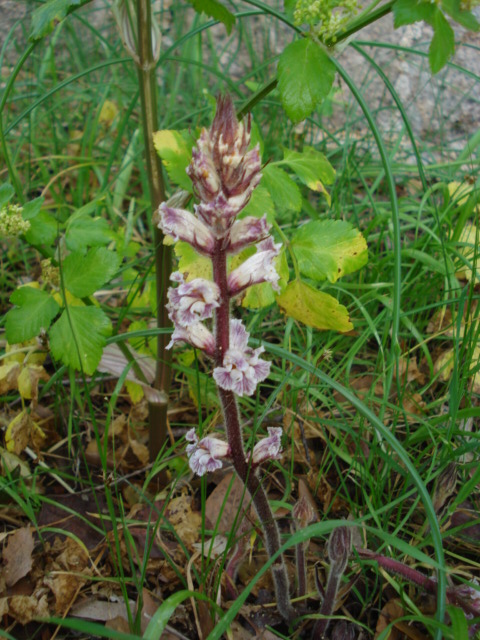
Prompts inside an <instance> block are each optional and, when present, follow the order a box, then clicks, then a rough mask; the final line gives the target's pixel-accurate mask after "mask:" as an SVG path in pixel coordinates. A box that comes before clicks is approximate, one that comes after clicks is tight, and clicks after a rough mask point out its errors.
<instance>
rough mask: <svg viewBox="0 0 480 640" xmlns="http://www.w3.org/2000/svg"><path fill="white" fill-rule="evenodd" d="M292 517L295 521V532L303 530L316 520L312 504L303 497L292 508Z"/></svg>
mask: <svg viewBox="0 0 480 640" xmlns="http://www.w3.org/2000/svg"><path fill="white" fill-rule="evenodd" d="M292 516H293V519H294V520H295V525H296V527H297V530H299V529H305V527H308V525H309V524H310V523H311V522H313V521H314V520H315V519H316V516H315V511H314V509H313V507H312V504H311V502H310V500H308V499H307V498H306V497H305V496H302V497H301V498H300V500H298V502H296V503H295V505H294V506H293V509H292Z"/></svg>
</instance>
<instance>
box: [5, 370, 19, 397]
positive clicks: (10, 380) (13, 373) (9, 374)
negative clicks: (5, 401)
mask: <svg viewBox="0 0 480 640" xmlns="http://www.w3.org/2000/svg"><path fill="white" fill-rule="evenodd" d="M20 371H21V366H20V364H19V363H18V362H8V363H7V364H4V365H2V366H1V367H0V395H2V396H3V395H5V394H6V393H8V392H9V391H11V390H12V389H17V380H18V376H19V374H20Z"/></svg>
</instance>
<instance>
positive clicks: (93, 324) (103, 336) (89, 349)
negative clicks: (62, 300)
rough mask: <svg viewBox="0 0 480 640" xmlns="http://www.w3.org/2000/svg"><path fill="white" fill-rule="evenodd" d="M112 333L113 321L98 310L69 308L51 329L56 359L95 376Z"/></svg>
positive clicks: (51, 342) (52, 347)
mask: <svg viewBox="0 0 480 640" xmlns="http://www.w3.org/2000/svg"><path fill="white" fill-rule="evenodd" d="M111 332H112V326H111V324H110V320H109V319H108V318H107V316H106V315H105V313H104V312H103V311H102V310H101V309H99V308H98V307H72V306H70V307H68V309H65V311H64V312H63V313H62V315H61V316H60V318H59V319H58V320H57V321H56V322H55V324H54V325H53V327H52V328H51V329H50V333H49V335H50V347H51V350H52V353H53V355H54V357H55V358H56V359H57V360H61V361H62V362H63V363H64V364H66V365H67V366H69V367H73V368H74V369H77V370H78V371H83V372H84V373H86V374H87V375H92V374H93V373H94V372H95V369H96V368H97V366H98V363H99V362H100V358H101V357H102V351H103V347H104V346H105V344H106V341H107V338H108V336H109V335H110V334H111Z"/></svg>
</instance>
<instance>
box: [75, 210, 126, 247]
mask: <svg viewBox="0 0 480 640" xmlns="http://www.w3.org/2000/svg"><path fill="white" fill-rule="evenodd" d="M113 237H114V233H113V231H112V230H111V228H110V225H109V224H108V221H107V220H105V219H104V218H92V217H91V216H89V215H88V214H86V215H84V216H82V217H81V218H75V220H73V221H72V222H69V223H68V226H67V229H66V232H65V242H66V245H67V247H68V249H70V251H84V250H85V249H86V248H87V247H97V246H99V245H105V244H108V243H109V242H111V241H112V239H113Z"/></svg>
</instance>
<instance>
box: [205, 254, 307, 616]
mask: <svg viewBox="0 0 480 640" xmlns="http://www.w3.org/2000/svg"><path fill="white" fill-rule="evenodd" d="M212 262H213V280H214V282H215V283H216V284H217V285H218V287H219V290H220V292H221V301H220V305H219V307H218V308H217V309H216V312H215V320H216V322H215V326H216V331H215V365H216V366H217V367H221V366H222V364H223V361H224V356H225V353H226V352H227V350H228V348H229V344H230V332H229V327H230V296H229V295H228V284H227V260H226V252H225V251H224V250H222V248H221V242H217V246H216V252H215V254H214V256H213V259H212ZM217 391H218V395H219V397H220V402H221V404H222V409H223V415H224V418H225V429H226V432H227V441H228V444H229V445H230V456H231V459H232V462H233V466H234V468H235V471H236V472H237V474H238V476H239V478H240V480H241V481H242V482H243V484H244V485H245V486H246V487H247V489H248V491H249V493H250V495H251V497H252V501H253V506H254V507H255V511H256V512H257V515H258V519H259V521H260V523H261V525H262V529H263V533H264V542H265V548H266V550H267V553H268V555H269V556H270V557H272V556H273V555H274V554H276V553H277V552H278V551H279V549H280V546H281V544H280V533H279V531H278V527H277V524H276V522H275V518H274V516H273V513H272V510H271V508H270V504H269V502H268V498H267V495H266V493H265V491H264V489H263V487H262V485H261V483H260V480H259V478H258V476H257V474H256V472H255V471H254V469H252V465H251V464H250V463H249V462H248V460H247V456H246V454H245V449H244V446H243V433H242V427H241V424H240V417H239V411H238V405H237V398H236V396H235V394H234V393H233V391H229V390H226V389H222V387H220V386H219V385H218V384H217ZM272 576H273V581H274V585H275V595H276V598H277V608H278V610H279V612H280V613H281V614H282V616H283V617H284V618H285V619H286V620H293V618H294V617H295V611H294V609H293V607H292V605H291V602H290V595H289V580H288V575H287V570H286V566H285V563H284V561H283V559H282V558H281V557H279V558H278V560H277V561H276V563H275V564H274V565H273V566H272Z"/></svg>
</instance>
